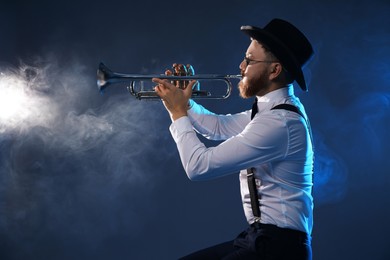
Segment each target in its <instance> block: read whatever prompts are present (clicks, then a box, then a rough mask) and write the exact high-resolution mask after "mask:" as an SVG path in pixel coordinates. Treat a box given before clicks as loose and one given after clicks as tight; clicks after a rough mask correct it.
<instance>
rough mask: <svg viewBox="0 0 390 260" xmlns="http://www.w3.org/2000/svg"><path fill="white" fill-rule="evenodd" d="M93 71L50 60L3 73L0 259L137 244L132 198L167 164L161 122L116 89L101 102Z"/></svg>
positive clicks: (162, 117)
mask: <svg viewBox="0 0 390 260" xmlns="http://www.w3.org/2000/svg"><path fill="white" fill-rule="evenodd" d="M94 72H95V71H89V70H88V69H87V67H86V66H85V65H83V64H82V63H80V62H78V61H76V60H72V61H70V62H67V63H65V64H64V63H61V62H60V61H56V60H55V59H54V58H52V57H49V58H46V59H39V60H38V61H37V62H35V63H34V64H32V65H27V64H21V65H20V66H19V67H18V68H14V69H9V68H6V69H3V70H2V72H1V77H0V96H1V98H2V102H1V111H2V112H3V113H1V116H0V133H1V135H0V148H1V149H0V197H1V198H2V199H1V203H0V233H1V234H2V235H1V239H0V242H1V243H0V244H2V246H1V247H5V248H7V249H4V248H3V249H4V250H2V249H1V248H0V251H3V252H13V253H15V252H19V254H21V255H19V257H23V256H24V255H23V254H25V253H27V252H30V250H32V251H33V250H42V247H40V246H39V244H40V243H44V244H47V243H48V244H49V245H51V246H49V248H51V250H49V251H50V252H33V253H34V255H42V256H50V254H54V251H55V248H58V247H62V246H66V243H70V244H72V245H73V244H77V243H80V244H81V247H76V246H74V248H75V249H76V250H77V248H83V249H82V250H84V251H83V252H86V251H88V250H90V249H91V248H90V247H94V246H95V244H100V243H103V241H104V240H105V239H107V237H109V236H110V235H113V234H115V235H116V236H118V234H125V232H126V235H124V236H127V237H136V236H137V234H138V232H140V230H141V228H142V226H143V223H144V221H147V220H148V217H143V218H144V219H142V218H140V216H148V215H152V214H151V212H150V209H148V207H147V206H144V203H148V201H149V200H150V199H151V198H143V199H141V198H140V195H139V193H140V191H141V190H142V192H150V191H152V190H153V189H154V185H155V182H151V181H150V180H151V179H152V178H153V177H156V175H158V174H159V171H164V165H166V164H167V163H169V161H170V159H171V158H172V156H173V155H172V153H171V152H168V150H170V151H171V150H173V149H174V147H169V145H164V146H161V145H160V144H161V142H164V143H165V144H167V143H169V142H167V140H168V138H170V136H169V133H168V130H167V127H168V123H169V120H168V117H167V115H166V113H165V111H164V110H163V109H162V105H161V102H142V101H138V100H135V99H134V98H132V97H130V96H129V95H128V94H127V91H126V90H125V88H123V91H121V90H118V91H117V92H116V91H111V92H110V91H108V93H107V94H105V95H103V96H102V95H100V93H99V92H98V90H97V87H96V81H95V80H96V78H95V75H94ZM162 113H164V114H162ZM162 122H164V124H162ZM162 131H165V134H161V133H160V132H162ZM164 136H165V137H164ZM165 139H167V140H165ZM171 144H172V145H173V142H171ZM157 154H162V155H163V156H156V155H157ZM146 156H153V165H152V164H151V163H150V161H151V160H149V159H148V158H145V157H146ZM155 165H160V167H159V170H157V171H156V168H155V167H153V166H155ZM151 173H153V174H151ZM119 198H121V199H119ZM124 198H125V199H124ZM130 219H133V221H129V220H130ZM129 230H131V232H129ZM91 238H93V239H91ZM68 239H71V241H69V242H64V241H67V240H68ZM11 248H23V250H19V251H18V250H11ZM80 250H81V249H80ZM85 250H86V251H85ZM60 251H61V253H62V254H63V252H62V251H63V250H60ZM13 256H14V255H13ZM16 256H18V255H16Z"/></svg>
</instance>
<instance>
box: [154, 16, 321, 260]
mask: <svg viewBox="0 0 390 260" xmlns="http://www.w3.org/2000/svg"><path fill="white" fill-rule="evenodd" d="M241 30H242V31H243V32H244V33H246V34H247V35H249V36H250V38H251V43H250V45H249V47H248V49H247V52H246V56H245V58H244V60H243V61H242V62H241V64H240V70H241V74H242V80H241V81H240V83H239V90H240V95H241V96H242V97H243V98H250V97H254V96H256V100H257V102H256V103H255V106H254V107H253V109H252V113H253V114H254V115H253V116H254V117H253V119H251V111H250V110H248V111H245V112H242V113H238V114H234V115H216V114H213V113H211V112H209V111H207V110H206V109H205V108H204V107H202V106H201V105H199V104H197V103H195V102H194V101H193V100H190V97H191V90H192V86H193V85H194V84H195V82H194V81H191V82H190V83H189V84H188V86H187V88H185V89H181V88H177V87H176V86H174V85H173V84H171V83H170V82H169V81H167V80H161V79H153V81H154V82H156V83H158V85H157V86H156V87H155V91H156V92H157V94H158V95H159V96H160V97H161V99H162V100H163V103H164V105H165V107H166V109H167V111H168V112H169V114H170V116H171V119H172V125H171V126H170V131H171V134H172V136H173V138H174V140H175V142H176V144H177V148H178V150H179V154H180V158H181V161H182V164H183V166H184V169H185V171H186V173H187V175H188V177H189V178H190V179H191V180H209V179H213V178H217V177H221V176H224V175H227V174H233V173H236V172H238V171H240V170H241V172H240V187H241V195H242V203H243V208H244V211H245V215H246V218H247V221H248V223H249V224H250V226H249V227H248V229H247V230H245V231H243V232H242V233H241V234H239V236H238V237H237V238H236V239H234V240H233V241H230V242H226V243H222V244H219V245H216V246H213V247H210V248H207V249H204V250H201V251H199V252H196V253H193V254H191V255H189V256H187V257H185V258H184V259H311V236H310V234H311V231H312V225H313V213H312V211H313V199H312V195H311V191H312V186H313V181H312V175H313V156H314V155H313V149H312V142H311V136H310V128H309V125H308V120H307V116H306V113H305V110H304V107H303V105H302V104H301V102H300V101H299V99H298V98H297V97H296V96H295V95H294V90H293V86H292V83H293V81H294V80H295V81H296V82H297V83H298V84H299V85H300V87H301V88H302V89H303V90H304V91H306V90H307V86H306V83H305V80H304V76H303V72H302V67H303V66H304V65H305V63H306V62H307V61H308V60H309V59H310V58H311V56H312V55H313V49H312V46H311V44H310V43H309V41H308V40H307V39H306V37H305V36H304V35H303V34H302V33H301V32H300V31H299V30H298V29H297V28H296V27H295V26H293V25H292V24H290V23H289V22H286V21H284V20H281V19H274V20H272V21H271V22H270V23H269V24H267V25H266V26H265V27H264V28H262V29H261V28H257V27H252V26H242V27H241ZM281 104H284V105H282V107H280V106H278V105H281ZM277 106H278V107H277ZM256 110H258V111H256ZM193 129H195V130H196V131H197V132H198V133H200V134H202V135H204V136H206V137H207V138H209V139H214V140H225V141H224V142H222V143H221V144H219V145H218V146H215V147H210V148H207V147H205V145H204V144H203V143H202V142H201V141H200V140H199V139H198V137H197V135H196V132H195V131H194V130H193ZM253 177H254V178H253Z"/></svg>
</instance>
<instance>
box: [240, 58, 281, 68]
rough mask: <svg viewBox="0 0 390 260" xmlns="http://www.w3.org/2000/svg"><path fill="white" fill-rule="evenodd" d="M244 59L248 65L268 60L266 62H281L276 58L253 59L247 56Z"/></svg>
mask: <svg viewBox="0 0 390 260" xmlns="http://www.w3.org/2000/svg"><path fill="white" fill-rule="evenodd" d="M244 61H245V62H246V66H248V65H251V64H256V63H259V62H266V63H272V62H279V61H276V60H252V59H249V58H247V57H244Z"/></svg>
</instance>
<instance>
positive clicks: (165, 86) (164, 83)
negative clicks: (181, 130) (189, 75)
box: [152, 78, 196, 121]
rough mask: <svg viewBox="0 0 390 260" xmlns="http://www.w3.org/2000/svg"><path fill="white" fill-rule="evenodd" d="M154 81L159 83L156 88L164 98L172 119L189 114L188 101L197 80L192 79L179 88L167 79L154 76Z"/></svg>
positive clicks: (158, 93)
mask: <svg viewBox="0 0 390 260" xmlns="http://www.w3.org/2000/svg"><path fill="white" fill-rule="evenodd" d="M152 81H153V82H155V83H157V86H156V87H155V88H154V90H155V91H156V93H157V95H158V96H159V97H160V98H161V99H162V101H163V103H164V106H165V108H166V109H167V110H168V112H169V114H170V116H171V119H172V121H175V120H176V119H179V118H180V117H183V116H187V109H188V101H189V99H190V98H191V95H192V87H193V86H194V85H195V84H196V80H191V81H190V82H189V83H188V84H187V85H186V86H184V88H183V89H182V88H178V87H177V86H175V85H173V84H172V83H171V82H169V81H168V80H166V79H164V80H162V79H158V78H153V79H152Z"/></svg>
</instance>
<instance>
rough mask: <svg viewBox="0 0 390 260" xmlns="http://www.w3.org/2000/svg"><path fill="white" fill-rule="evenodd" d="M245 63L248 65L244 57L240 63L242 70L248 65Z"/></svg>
mask: <svg viewBox="0 0 390 260" xmlns="http://www.w3.org/2000/svg"><path fill="white" fill-rule="evenodd" d="M245 65H246V62H245V59H244V60H242V61H241V63H240V66H239V68H240V70H244V69H245V67H246V66H245Z"/></svg>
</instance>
